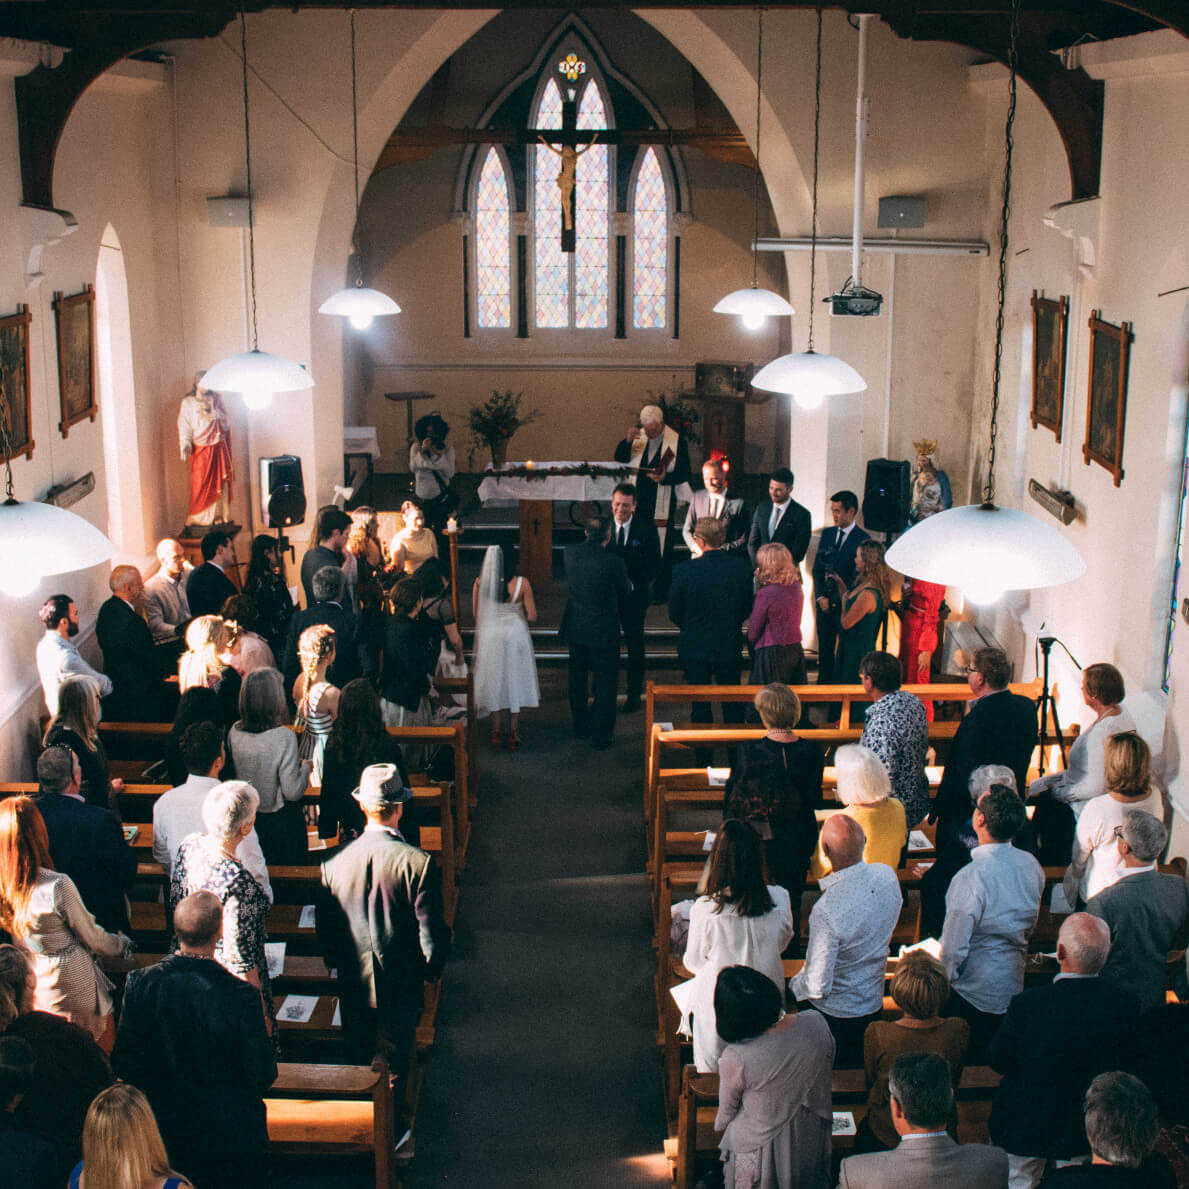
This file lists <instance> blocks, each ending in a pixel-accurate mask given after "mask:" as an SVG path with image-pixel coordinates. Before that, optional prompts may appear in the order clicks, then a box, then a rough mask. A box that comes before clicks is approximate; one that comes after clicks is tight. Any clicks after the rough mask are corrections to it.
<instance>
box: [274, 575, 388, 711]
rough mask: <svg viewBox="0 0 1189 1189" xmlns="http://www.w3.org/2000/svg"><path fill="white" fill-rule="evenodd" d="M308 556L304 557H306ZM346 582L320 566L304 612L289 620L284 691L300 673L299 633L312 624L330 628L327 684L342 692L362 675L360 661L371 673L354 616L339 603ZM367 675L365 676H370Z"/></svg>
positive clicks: (371, 658) (370, 663) (290, 687)
mask: <svg viewBox="0 0 1189 1189" xmlns="http://www.w3.org/2000/svg"><path fill="white" fill-rule="evenodd" d="M307 556H308V554H307ZM345 586H346V579H345V578H344V577H343V571H342V570H341V569H340V568H339V567H338V566H323V567H322V569H320V570H319V571H318V572H317V574H315V575H314V581H313V591H314V601H313V602H312V603H311V604H310V605H309V607H308V608H306V610H304V611H297V612H295V613H294V615H293V618H292V619H291V620H290V621H289V635H288V636H287V637H286V639H285V659H284V661H283V664H284V674H285V689H286V690H292V688H293V683H294V682H295V681H296V680H297V676H298V674H299V673H300V672H301V661H300V660H299V659H298V655H297V645H298V643H299V642H300V640H301V633H302V632H304V631H305V630H306V628H309V627H313V626H314V624H316V623H326V624H329V625H330V626H331V627H332V628H334V661H333V663H332V664H331V666H330V669H329V670H328V671H327V674H326V676H327V679H328V680H329V681H330V683H331V685H337V686H338V687H339V689H342V688H343V686H344V685H346V684H347V682H348V681H352V680H353V679H354V678H356V677H358V676H360V674H361V673H363V661H364V660H367V662H368V664H369V667H370V668H371V669H373V670H374V668H375V662H374V658H373V657H372V655H371V653H370V651H369V650H367V649H363V650H361V649H360V646H359V639H358V636H357V635H356V622H355V616H353V615H352V614H351V612H350V611H348V610H347V609H346V608H345V607H344V606H343V603H342V599H343V590H344V588H345ZM371 675H372V674H371V673H368V674H367V676H369V677H370V676H371Z"/></svg>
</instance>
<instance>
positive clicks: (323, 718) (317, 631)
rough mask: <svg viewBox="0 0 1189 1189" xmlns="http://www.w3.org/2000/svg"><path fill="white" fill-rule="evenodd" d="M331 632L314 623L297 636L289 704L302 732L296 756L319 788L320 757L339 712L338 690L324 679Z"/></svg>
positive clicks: (331, 656)
mask: <svg viewBox="0 0 1189 1189" xmlns="http://www.w3.org/2000/svg"><path fill="white" fill-rule="evenodd" d="M334 655H335V640H334V628H332V627H331V626H330V625H329V624H327V623H315V624H312V625H311V626H310V627H308V628H306V630H305V631H304V632H302V633H301V637H300V639H299V640H298V641H297V659H298V661H299V663H300V664H301V672H300V673H299V674H298V675H297V680H296V681H295V682H294V683H293V701H294V702H295V703H296V704H297V719H296V721H295V723H294V725H295V726H298V727H300V728H301V730H302V734H301V744H300V746H299V747H298V755H299V757H300V758H301V759H303V760H310V761H311V772H310V783H311V784H312V785H315V786H316V787H318V788H321V787H322V757H323V755H324V754H325V752H326V740H327V738H328V736H329V735H330V728H331V727H332V726H333V725H334V720H335V718H336V717H337V716H338V712H339V691H338V687H337V686H334V685H331V683H330V682H329V681H328V680H327V679H326V673H327V670H328V669H329V668H330V666H331V665H333V664H334Z"/></svg>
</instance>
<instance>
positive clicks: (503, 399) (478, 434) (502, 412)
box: [467, 389, 541, 446]
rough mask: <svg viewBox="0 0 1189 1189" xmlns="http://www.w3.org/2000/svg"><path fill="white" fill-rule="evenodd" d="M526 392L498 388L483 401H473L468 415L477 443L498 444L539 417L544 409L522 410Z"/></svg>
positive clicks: (472, 435) (473, 437) (468, 422)
mask: <svg viewBox="0 0 1189 1189" xmlns="http://www.w3.org/2000/svg"><path fill="white" fill-rule="evenodd" d="M523 397H524V393H522V392H511V391H508V392H498V391H496V390H495V389H492V393H491V396H489V397H488V398H487V400H485V401H484V402H483V403H482V404H480V405H473V406H472V407H471V411H470V413H469V414H468V416H467V426H468V428H469V429H470V431H471V438H472V439H473V440H474V442H475V444H476V446H477V445H479V444H480V443H485V444H486V445H488V446H494V445H496V444H497V443H499V442H506V441H507V440H508V439H509V438H510V437H511V436H512V435H513V434H514V433H515V432H516V431H517V430H518V429H519V428H520V427H521V426H522V425H528V423H529V422H530V421H536V419H537V418H538V417H540V415H541V411H540V409H532V410H530V411H529V412H527V413H522V412H521V411H520V402H521V400H522V399H523Z"/></svg>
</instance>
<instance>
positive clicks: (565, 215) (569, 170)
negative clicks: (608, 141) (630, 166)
mask: <svg viewBox="0 0 1189 1189" xmlns="http://www.w3.org/2000/svg"><path fill="white" fill-rule="evenodd" d="M537 139H538V140H539V141H540V142H541V143H542V144H543V145H544V146H545V147H546V148H547V149H548V150H549V151H550V152H551V153H556V154H557V155H558V156H559V157H560V158H561V172H560V173H559V174H558V175H557V188H558V190H559V191H560V192H561V217H562V225H563V226H564V227H565V229H566V230H567V231H572V230H573V227H574V223H573V215H572V214H571V212H570V207H571V205H572V201H571V200H572V199H573V196H574V177H575V174H576V173H577V171H578V158H579V157H581V156H582V154H583V153H585V152H586V151H587V150H588V149H591V148H593V147H594V142H595V140H598V134H597V133H596V134H595V138H594V140H592V141H591V142H590V144H586V145H583V146H582V148H580V149H579V148H575V147H574V146H573V145H572V144H567V145H562V147H561V148H560V149H558V148H555V147H554V146H553V145H551V144H550V143H549V142H548V141H547V140H546V139H545V138H544V137H543V136H538V137H537Z"/></svg>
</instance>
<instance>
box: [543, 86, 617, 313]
mask: <svg viewBox="0 0 1189 1189" xmlns="http://www.w3.org/2000/svg"><path fill="white" fill-rule="evenodd" d="M534 126H535V127H537V128H561V126H562V94H561V89H560V88H559V87H558V85H557V82H556V80H555V79H552V78H551V79H550V80H549V81H548V82H547V83H546V84H545V87H544V89H543V90H542V92H541V98H540V101H539V102H538V104H537V113H536V121H535V125H534ZM577 126H578V128H579V129H580V130H581V131H591V130H603V129H606V127H607V110H606V107H605V105H604V103H603V97H602V95H601V94H600V93H599V88H598V84H597V83H595V82H594V80H593V79H591V80H588V81H587V82H586V85H585V86H584V87H583V90H582V97H581V99H580V100H579V101H578V118H577ZM530 151H531V153H532V154H533V182H534V185H533V290H534V297H535V309H536V325H537V327H538V328H540V329H566V328H569V327H575V328H577V329H579V330H598V329H603V328H605V327H606V326H607V298H608V293H609V292H610V264H609V256H608V253H609V246H610V241H609V233H608V221H609V218H610V197H611V181H610V177H611V174H610V166H611V163H610V152H609V150H608V148H607V146H606V145H602V144H598V143H596V144H593V145H591V146H590V147H589V148H586V149H585V150H583V151H582V152H581V153H580V154H579V156H578V159H577V163H576V169H575V178H574V205H575V218H574V238H575V243H574V251H573V252H563V251H562V249H561V233H562V206H561V196H560V192H559V190H558V186H557V176H558V173H559V172H560V168H561V158H560V157H559V155H558V153H557V152H556V150H554V149H552V148H549V147H547V146H546V145H536V146H534V147H533V148H532V149H531V150H530Z"/></svg>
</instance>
